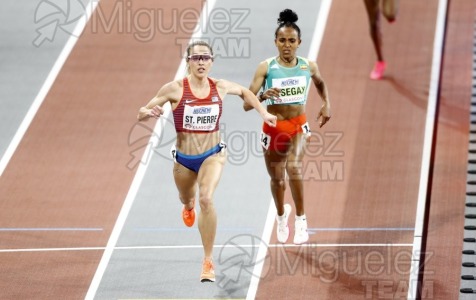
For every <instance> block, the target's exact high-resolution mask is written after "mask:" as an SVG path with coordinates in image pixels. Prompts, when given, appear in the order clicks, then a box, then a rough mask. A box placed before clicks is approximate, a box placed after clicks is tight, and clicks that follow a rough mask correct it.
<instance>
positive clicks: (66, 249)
mask: <svg viewBox="0 0 476 300" xmlns="http://www.w3.org/2000/svg"><path fill="white" fill-rule="evenodd" d="M273 217H274V215H273ZM412 246H413V244H409V243H408V244H404V243H400V244H389V243H371V244H303V245H294V244H271V245H267V247H264V248H265V249H266V251H267V249H269V248H326V247H332V248H352V247H360V248H365V247H369V248H372V247H412ZM259 247H260V246H259V245H257V244H244V245H236V244H225V245H214V246H213V248H217V249H223V248H237V249H240V248H259ZM201 248H203V246H202V245H170V246H123V247H114V248H113V250H169V249H201ZM106 249H107V248H106V247H76V248H23V249H0V253H20V252H59V251H102V250H106ZM258 255H259V253H258ZM257 257H258V256H257ZM259 274H261V273H259ZM253 275H255V273H253Z"/></svg>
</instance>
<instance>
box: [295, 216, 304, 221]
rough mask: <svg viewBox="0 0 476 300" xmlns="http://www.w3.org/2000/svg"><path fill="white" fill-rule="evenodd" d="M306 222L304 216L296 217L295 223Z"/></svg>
mask: <svg viewBox="0 0 476 300" xmlns="http://www.w3.org/2000/svg"><path fill="white" fill-rule="evenodd" d="M298 220H299V221H306V214H304V215H302V216H296V221H298Z"/></svg>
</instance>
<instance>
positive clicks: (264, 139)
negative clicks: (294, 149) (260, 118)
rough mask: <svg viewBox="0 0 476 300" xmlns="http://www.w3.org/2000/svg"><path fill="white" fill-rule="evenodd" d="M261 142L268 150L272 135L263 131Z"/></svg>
mask: <svg viewBox="0 0 476 300" xmlns="http://www.w3.org/2000/svg"><path fill="white" fill-rule="evenodd" d="M260 143H261V146H262V147H263V148H264V149H265V150H268V148H269V144H270V143H271V136H270V135H269V134H266V133H264V132H262V131H261V137H260Z"/></svg>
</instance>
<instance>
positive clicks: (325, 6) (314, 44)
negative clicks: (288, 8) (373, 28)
mask: <svg viewBox="0 0 476 300" xmlns="http://www.w3.org/2000/svg"><path fill="white" fill-rule="evenodd" d="M331 4H332V0H322V1H321V6H320V9H319V15H318V17H317V21H316V25H315V28H314V35H313V38H312V41H311V46H310V48H309V53H308V56H307V57H308V58H309V59H310V60H312V61H315V60H316V59H317V54H318V53H319V49H320V47H321V42H322V38H323V36H324V31H325V28H326V24H327V16H328V15H329V11H330V8H331ZM275 215H276V208H275V206H274V200H273V199H271V201H270V203H269V209H268V215H267V217H266V223H265V225H264V229H263V235H262V237H261V239H262V240H263V241H264V243H260V247H259V249H258V254H257V257H256V261H257V263H256V264H255V266H254V268H253V276H251V282H250V287H249V288H248V293H247V295H246V299H247V300H248V299H249V300H252V299H255V298H256V292H257V291H258V284H259V280H260V278H261V272H262V270H263V266H264V262H265V258H266V254H267V252H268V248H267V247H266V244H267V243H269V241H270V239H271V233H272V231H273V227H274V216H275Z"/></svg>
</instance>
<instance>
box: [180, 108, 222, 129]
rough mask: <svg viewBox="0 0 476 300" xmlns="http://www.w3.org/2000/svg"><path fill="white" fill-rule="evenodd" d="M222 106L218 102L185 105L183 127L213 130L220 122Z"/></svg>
mask: <svg viewBox="0 0 476 300" xmlns="http://www.w3.org/2000/svg"><path fill="white" fill-rule="evenodd" d="M219 114H220V107H219V106H218V104H212V105H202V106H189V105H185V107H184V113H183V128H185V129H187V130H197V131H212V130H214V129H215V127H216V125H217V123H218V115H219Z"/></svg>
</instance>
